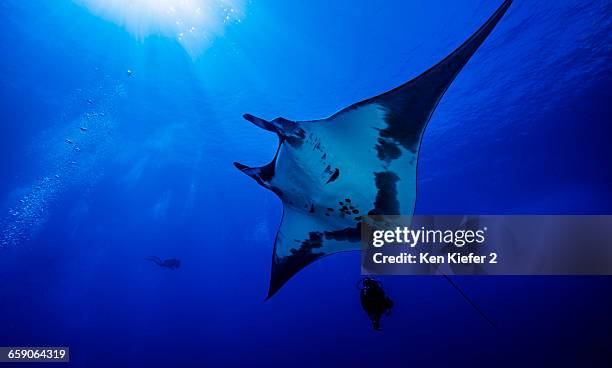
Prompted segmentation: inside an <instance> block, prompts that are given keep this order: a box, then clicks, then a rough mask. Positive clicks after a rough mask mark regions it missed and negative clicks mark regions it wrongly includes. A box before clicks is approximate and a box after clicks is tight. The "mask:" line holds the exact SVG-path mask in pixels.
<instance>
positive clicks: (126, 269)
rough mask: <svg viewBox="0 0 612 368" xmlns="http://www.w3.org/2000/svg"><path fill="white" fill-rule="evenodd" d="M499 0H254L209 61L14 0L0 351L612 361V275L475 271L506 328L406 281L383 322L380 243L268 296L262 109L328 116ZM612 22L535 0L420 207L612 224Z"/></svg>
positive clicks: (483, 54) (460, 96)
mask: <svg viewBox="0 0 612 368" xmlns="http://www.w3.org/2000/svg"><path fill="white" fill-rule="evenodd" d="M499 3H500V1H481V0H462V1H458V0H452V1H451V0H448V1H443V0H436V1H410V2H408V1H405V2H404V1H401V2H400V1H397V2H388V1H387V2H379V1H351V2H348V1H347V2H344V1H337V2H328V1H319V0H314V1H309V2H301V1H268V2H258V1H252V2H248V3H245V4H243V11H244V15H243V17H242V19H241V21H240V22H233V23H231V24H227V25H226V26H225V27H224V31H223V34H222V35H218V36H217V37H215V39H214V40H213V41H212V43H211V44H210V45H209V46H208V47H207V48H206V49H205V50H203V51H202V52H201V53H200V54H198V55H196V56H194V55H191V54H189V53H188V52H187V51H186V50H185V48H183V47H182V46H181V44H180V43H179V42H177V40H176V39H174V38H172V37H167V36H165V35H150V36H148V37H146V38H138V37H134V36H133V34H131V33H129V32H128V31H127V30H126V28H125V27H123V26H121V25H119V24H117V23H116V22H112V21H109V20H108V19H105V18H101V17H98V16H96V15H95V14H92V13H91V12H90V11H89V9H88V8H86V7H84V6H81V5H78V4H75V3H74V2H72V1H68V0H56V1H32V2H25V1H17V0H15V1H3V2H2V3H1V5H0V14H1V15H0V17H1V22H0V45H2V48H3V51H2V57H1V58H0V70H1V72H2V73H1V74H0V79H1V84H0V106H1V109H0V139H1V141H0V155H1V157H2V160H0V178H1V180H0V245H1V248H0V346H9V345H30V346H37V345H38V346H44V345H54V346H59V345H65V346H70V347H71V352H72V365H73V366H78V367H98V366H99V367H109V366H147V367H153V366H211V367H220V366H267V367H280V366H331V365H336V366H347V365H349V364H353V365H355V366H361V365H366V364H368V365H380V366H383V365H384V366H398V367H399V366H401V367H407V366H421V365H427V366H443V365H444V366H448V365H449V364H458V365H464V364H465V365H467V364H470V365H476V366H491V365H495V364H502V363H503V364H512V363H521V364H522V365H528V366H531V365H536V364H541V363H549V364H551V365H552V364H555V365H564V364H570V363H578V362H580V365H581V366H588V365H589V364H591V365H594V364H595V363H600V364H602V362H603V359H604V357H606V356H610V354H611V353H610V351H609V350H610V346H612V339H611V338H610V331H612V318H610V314H609V311H610V308H611V307H612V300H611V299H610V291H611V290H612V279H610V278H608V277H554V278H553V277H458V278H456V282H457V283H458V284H460V285H461V286H462V287H463V288H464V289H465V291H466V292H467V293H468V294H469V295H470V296H471V297H472V299H473V300H474V301H475V302H476V303H478V304H479V305H480V307H481V309H483V310H484V311H485V312H486V313H487V314H488V315H489V317H490V318H491V319H493V320H495V322H496V324H497V326H498V328H497V329H493V328H491V326H489V325H488V324H487V323H486V322H485V321H483V319H482V318H481V317H480V316H479V315H478V314H477V313H476V312H475V311H474V310H473V309H472V308H471V307H470V306H469V305H468V304H467V303H466V302H465V301H464V300H463V299H462V298H461V296H460V295H459V294H458V293H457V292H456V291H455V290H454V289H453V288H452V287H451V286H449V284H448V283H447V282H446V281H445V280H444V279H441V278H438V277H388V278H383V279H382V281H383V282H384V285H385V288H386V289H387V291H388V293H389V294H390V295H391V296H392V297H393V298H394V300H395V302H396V307H395V309H394V311H393V315H392V316H391V317H389V318H387V319H385V320H383V327H384V331H383V332H382V333H378V332H374V331H372V329H371V328H370V325H369V321H368V320H367V318H366V315H365V314H364V312H363V311H362V310H361V307H360V305H359V299H358V291H357V290H356V287H355V285H356V283H357V281H358V280H359V271H360V268H359V254H358V253H346V254H338V255H334V256H333V257H327V258H325V259H324V260H321V261H318V262H315V263H314V264H313V265H311V266H310V267H308V268H307V269H305V270H304V271H303V272H301V273H300V274H298V275H297V276H296V277H295V278H294V279H292V280H291V281H290V282H289V283H288V284H287V285H286V286H285V287H284V288H283V289H282V290H281V291H280V292H279V294H278V295H276V296H275V297H274V298H272V299H271V300H269V301H267V302H264V297H265V295H266V292H267V286H268V280H269V267H270V258H271V252H272V247H273V240H274V235H275V232H276V229H277V226H278V224H279V221H280V216H281V212H282V209H281V204H280V201H279V200H278V199H277V198H276V197H275V196H274V195H273V194H272V193H270V192H268V191H266V190H264V189H262V188H261V187H259V186H257V185H255V184H254V183H253V182H252V180H250V179H249V178H247V177H246V176H244V175H243V174H242V173H240V172H239V171H238V170H236V169H235V168H234V167H233V166H232V162H233V161H235V160H237V161H240V162H244V163H246V164H253V165H255V164H262V163H266V162H268V161H269V160H270V159H271V157H272V156H273V154H274V151H275V149H276V138H275V137H274V136H273V135H272V134H270V133H269V132H265V131H263V130H261V129H258V128H257V127H254V126H252V125H251V124H249V123H248V122H246V121H245V120H243V119H242V118H241V115H242V114H243V113H246V112H249V113H252V114H255V115H258V116H262V117H265V118H274V117H277V116H283V117H286V118H289V119H296V120H307V119H315V118H321V117H326V116H328V115H330V114H332V113H333V112H335V111H337V110H339V109H341V108H343V107H345V106H347V105H349V104H351V103H353V102H356V101H358V100H361V99H364V98H367V97H370V96H373V95H375V94H378V93H380V92H383V91H385V90H387V89H390V88H392V87H394V86H396V85H398V84H401V83H403V82H405V81H407V80H409V79H410V78H412V77H414V76H416V75H418V74H419V73H421V72H422V71H424V70H425V69H427V68H428V67H429V66H431V65H432V64H433V63H435V62H437V61H438V60H440V59H441V58H443V57H444V56H446V54H448V53H449V52H450V51H452V50H453V49H454V48H455V47H456V46H458V45H459V44H460V43H461V42H462V41H463V40H464V39H465V38H467V37H469V35H470V34H471V33H472V32H473V31H474V30H475V29H476V28H478V26H480V24H481V23H482V22H484V20H485V19H486V18H487V17H488V16H489V15H490V14H491V13H492V12H493V11H494V9H495V8H496V7H497V6H498V5H499ZM611 16H612V3H610V2H609V1H605V0H601V1H579V0H573V1H570V0H563V1H537V2H534V1H521V0H516V1H515V3H514V4H513V6H512V7H511V9H510V10H509V12H508V14H507V15H506V17H505V18H504V19H503V20H502V22H501V23H500V24H499V25H498V27H497V28H496V30H495V31H494V32H493V34H492V35H491V36H490V37H489V38H488V40H487V41H486V42H485V44H484V45H483V46H482V47H481V49H480V50H479V51H478V52H477V53H476V55H475V56H474V57H473V59H472V60H471V61H470V62H469V64H468V65H467V66H466V68H465V69H464V70H463V71H462V73H461V74H460V75H459V77H458V78H457V80H456V81H455V83H454V84H453V85H452V86H451V88H450V89H449V91H448V92H447V94H446V95H445V97H444V98H443V100H442V101H441V103H440V105H439V106H438V108H437V110H436V112H435V114H434V116H433V118H432V120H431V122H430V124H429V126H428V129H427V131H426V134H425V137H424V140H423V145H422V149H421V156H420V161H419V175H420V177H419V183H418V187H419V192H418V199H417V213H434V214H450V213H458V214H464V213H473V214H484V213H492V214H509V213H521V214H540V213H552V214H612V190H611V188H612V170H610V168H611V167H612V165H611V164H612V145H611V144H610V138H611V137H612V124H611V123H612V122H611V121H610V116H611V113H612V105H610V101H612V98H611V97H612V88H611V87H612V73H611V68H610V65H611V62H612V58H611V56H612V46H611V45H612V43H611V41H612V17H611ZM128 69H129V70H132V71H133V74H132V75H131V76H129V75H128V74H127V73H126V71H127V70H128ZM82 126H86V127H87V132H86V133H83V132H81V131H80V130H79V127H82ZM66 139H70V140H71V141H72V142H73V143H72V144H70V143H66V141H65V140H66ZM75 146H78V147H79V148H80V151H76V150H75ZM56 175H57V176H56ZM152 254H154V255H158V256H160V257H178V258H180V259H181V260H182V262H183V264H182V267H181V268H180V269H179V270H177V271H168V270H163V269H160V268H157V267H153V266H152V264H150V263H148V262H146V261H144V260H143V257H144V256H147V255H152ZM606 354H607V355H606Z"/></svg>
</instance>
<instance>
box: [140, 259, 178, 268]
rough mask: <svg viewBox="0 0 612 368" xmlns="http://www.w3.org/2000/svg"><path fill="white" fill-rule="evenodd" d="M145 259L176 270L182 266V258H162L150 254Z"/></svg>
mask: <svg viewBox="0 0 612 368" xmlns="http://www.w3.org/2000/svg"><path fill="white" fill-rule="evenodd" d="M145 259H146V260H147V261H151V262H153V263H155V264H156V265H158V266H159V267H165V268H169V269H171V270H175V269H177V268H179V267H180V266H181V260H180V259H176V258H168V259H164V260H161V259H160V258H159V257H156V256H148V257H145Z"/></svg>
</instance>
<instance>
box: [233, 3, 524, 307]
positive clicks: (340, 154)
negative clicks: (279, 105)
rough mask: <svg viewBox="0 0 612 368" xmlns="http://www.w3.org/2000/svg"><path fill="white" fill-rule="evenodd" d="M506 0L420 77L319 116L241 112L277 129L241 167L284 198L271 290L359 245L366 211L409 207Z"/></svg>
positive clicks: (403, 211) (398, 211)
mask: <svg viewBox="0 0 612 368" xmlns="http://www.w3.org/2000/svg"><path fill="white" fill-rule="evenodd" d="M511 3H512V1H511V0H506V1H504V3H503V4H502V5H501V6H500V7H499V8H498V9H497V10H496V11H495V13H494V14H493V15H492V16H491V17H490V18H489V19H488V20H487V21H486V22H485V23H484V24H483V25H482V26H481V27H480V28H479V29H478V30H477V31H476V32H475V33H474V34H473V35H472V36H471V37H470V38H468V39H467V40H466V41H465V42H464V43H463V44H462V45H461V46H459V47H458V48H457V49H456V50H455V51H453V52H452V53H451V54H450V55H448V56H447V57H446V58H444V59H443V60H442V61H440V62H439V63H437V64H436V65H434V66H433V67H431V68H430V69H429V70H427V71H425V72H424V73H422V74H421V75H419V76H418V77H416V78H414V79H412V80H410V81H409V82H406V83H404V84H402V85H400V86H398V87H396V88H394V89H392V90H390V91H388V92H385V93H383V94H380V95H378V96H375V97H372V98H369V99H367V100H364V101H361V102H357V103H355V104H353V105H351V106H348V107H346V108H344V109H342V110H340V111H339V112H337V113H335V114H334V115H332V116H330V117H328V118H326V119H321V120H310V121H292V120H288V119H284V118H282V117H279V118H276V119H274V120H271V121H268V120H264V119H261V118H258V117H255V116H253V115H250V114H245V115H244V118H245V119H246V120H248V121H249V122H251V123H253V124H255V125H256V126H258V127H260V128H263V129H265V130H268V131H270V132H273V133H275V134H276V135H277V136H278V148H277V150H276V153H275V155H274V158H273V159H272V161H271V162H270V163H268V164H267V165H264V166H261V167H249V166H246V165H243V164H241V163H238V162H235V163H234V165H235V166H236V167H237V168H238V169H239V170H240V171H242V172H243V173H245V174H246V175H248V176H250V177H251V178H253V179H254V180H255V181H256V182H257V183H259V184H260V185H261V186H263V187H264V188H267V189H269V190H271V191H272V192H273V193H275V194H276V195H277V196H278V197H279V198H280V199H281V201H282V203H283V217H282V220H281V224H280V227H279V229H278V232H277V234H276V240H275V244H274V252H273V257H272V270H271V278H270V286H269V290H268V299H269V298H270V297H272V296H273V295H274V294H275V293H276V292H277V291H278V290H279V289H280V288H281V287H282V286H283V285H284V284H285V283H286V282H287V281H288V280H289V279H290V278H291V277H293V276H294V275H295V274H296V273H298V272H299V271H300V270H302V269H303V268H304V267H306V266H307V265H309V264H310V263H312V262H314V261H316V260H318V259H320V258H322V257H325V256H327V255H331V254H334V253H337V252H342V251H349V250H359V249H360V248H361V242H360V240H361V239H360V238H361V231H360V227H361V226H360V225H361V222H362V220H364V217H365V216H373V215H404V216H412V215H413V212H414V208H415V203H416V195H417V162H418V156H419V148H420V145H421V139H422V137H423V133H424V131H425V128H426V127H427V123H428V122H429V120H430V119H431V116H432V114H433V112H434V110H435V108H436V106H437V105H438V103H439V102H440V99H441V98H442V96H443V95H444V93H445V92H446V90H447V89H448V87H449V86H450V85H451V83H452V82H453V80H454V79H455V77H456V76H457V74H459V72H460V71H461V69H462V68H463V67H464V66H465V64H466V63H467V62H468V61H469V60H470V58H471V57H472V56H473V55H474V53H475V52H476V50H477V49H478V48H479V47H480V45H481V44H482V43H483V42H484V40H485V39H486V38H487V37H488V36H489V34H490V33H491V32H492V31H493V29H494V28H495V26H496V25H497V23H498V22H499V21H500V19H501V18H502V17H503V15H504V14H505V13H506V11H507V10H508V8H509V6H510V4H511Z"/></svg>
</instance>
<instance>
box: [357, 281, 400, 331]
mask: <svg viewBox="0 0 612 368" xmlns="http://www.w3.org/2000/svg"><path fill="white" fill-rule="evenodd" d="M360 296H361V306H362V307H363V310H364V311H365V312H366V313H367V314H368V317H370V320H371V321H372V327H373V328H374V329H375V330H377V331H381V328H380V318H381V317H382V316H383V314H384V315H385V316H388V315H389V314H391V308H393V300H391V299H390V298H389V297H388V296H387V295H385V291H384V290H383V288H382V285H381V283H380V282H379V281H377V280H374V279H372V278H369V277H366V278H365V279H363V280H362V282H361V293H360Z"/></svg>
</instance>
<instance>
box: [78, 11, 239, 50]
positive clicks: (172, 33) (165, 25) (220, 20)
mask: <svg viewBox="0 0 612 368" xmlns="http://www.w3.org/2000/svg"><path fill="white" fill-rule="evenodd" d="M75 1H76V2H77V3H80V4H82V5H84V6H86V7H87V8H88V9H90V10H91V11H92V12H93V13H94V14H96V15H98V16H100V17H102V18H105V19H108V20H110V21H113V22H115V23H117V24H120V25H122V26H124V27H125V28H126V29H127V30H128V31H129V32H130V33H132V34H133V35H134V36H136V37H138V38H139V39H144V38H146V37H147V36H149V35H152V34H157V35H163V36H167V37H173V38H175V39H176V40H177V41H178V42H179V43H180V44H181V45H182V46H183V47H184V48H185V49H186V50H187V52H188V53H189V54H190V55H191V56H197V55H199V54H200V53H201V52H202V51H203V50H204V49H205V48H206V47H207V46H208V45H209V44H210V43H211V41H212V40H213V39H214V38H215V37H217V36H219V35H221V34H222V33H223V29H224V27H225V25H226V24H228V23H232V22H240V19H241V17H242V15H243V12H242V10H243V5H244V2H245V0H128V1H126V0H75Z"/></svg>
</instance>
